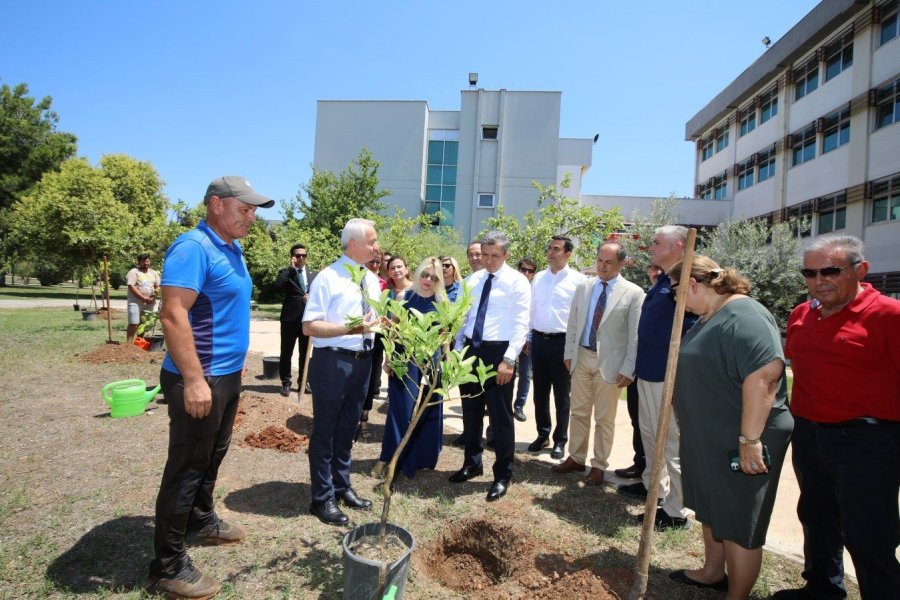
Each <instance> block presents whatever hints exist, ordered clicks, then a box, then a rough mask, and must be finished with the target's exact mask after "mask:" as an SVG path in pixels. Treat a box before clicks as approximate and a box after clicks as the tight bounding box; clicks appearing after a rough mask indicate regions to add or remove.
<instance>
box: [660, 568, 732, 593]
mask: <svg viewBox="0 0 900 600" xmlns="http://www.w3.org/2000/svg"><path fill="white" fill-rule="evenodd" d="M684 571H685V570H684V569H679V570H678V571H672V572H671V573H669V579H671V580H672V581H677V582H678V583H683V584H685V585H692V586H694V587H698V588H709V589H712V590H718V591H720V592H727V591H728V575H726V576H725V577H723V578H722V579H720V580H719V581H717V582H716V583H703V582H702V581H697V580H696V579H691V578H690V577H688V576H687V573H685V572H684Z"/></svg>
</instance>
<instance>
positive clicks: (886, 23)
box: [881, 11, 900, 46]
mask: <svg viewBox="0 0 900 600" xmlns="http://www.w3.org/2000/svg"><path fill="white" fill-rule="evenodd" d="M897 14H898V13H897V11H894V13H893V14H892V15H889V16H887V17H885V18H883V19H882V20H881V45H882V46H883V45H884V44H887V43H888V42H889V41H891V40H892V39H894V38H895V37H897V35H898V34H900V30H898V27H897V24H898V21H897Z"/></svg>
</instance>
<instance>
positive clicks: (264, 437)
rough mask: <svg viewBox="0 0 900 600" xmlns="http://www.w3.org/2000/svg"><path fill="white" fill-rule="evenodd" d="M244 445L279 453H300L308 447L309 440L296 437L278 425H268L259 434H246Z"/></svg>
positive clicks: (300, 436) (304, 437) (302, 436)
mask: <svg viewBox="0 0 900 600" xmlns="http://www.w3.org/2000/svg"><path fill="white" fill-rule="evenodd" d="M244 443H245V444H246V445H248V446H253V447H254V448H263V449H266V450H278V451H279V452H300V450H302V449H303V448H306V447H307V446H309V438H308V437H306V436H305V435H297V434H296V433H294V432H293V431H290V430H289V429H285V428H284V427H279V426H278V425H269V426H268V427H266V428H265V429H263V430H262V431H260V432H259V433H251V434H248V435H247V437H245V438H244Z"/></svg>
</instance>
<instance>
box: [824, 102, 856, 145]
mask: <svg viewBox="0 0 900 600" xmlns="http://www.w3.org/2000/svg"><path fill="white" fill-rule="evenodd" d="M822 121H823V123H822V154H825V153H826V152H831V151H832V150H834V149H835V148H838V147H840V146H843V145H844V144H846V143H847V142H849V141H850V107H849V106H848V107H847V108H843V109H841V110H837V111H835V112H833V113H831V114H830V115H826V116H825V117H824V119H823V120H822Z"/></svg>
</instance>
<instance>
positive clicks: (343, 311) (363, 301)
mask: <svg viewBox="0 0 900 600" xmlns="http://www.w3.org/2000/svg"><path fill="white" fill-rule="evenodd" d="M377 240H378V235H377V234H376V233H375V224H374V223H373V222H372V221H368V220H366V219H350V220H349V221H347V224H346V225H345V226H344V230H343V232H342V233H341V248H342V249H343V251H344V253H343V256H341V257H340V258H339V259H338V260H337V261H335V262H333V263H332V264H330V265H329V266H328V267H327V268H326V269H324V270H323V271H321V272H320V273H319V275H318V276H317V277H316V278H315V279H313V281H312V284H311V285H310V288H309V301H308V302H307V304H306V310H305V311H304V313H303V333H304V334H306V335H308V336H310V337H312V343H313V348H314V352H313V355H312V358H311V359H310V364H309V385H310V387H311V388H312V393H313V398H312V400H313V402H312V403H313V426H312V432H311V433H310V436H309V471H310V479H311V486H310V487H311V496H312V501H311V503H310V506H309V512H310V513H312V514H314V515H315V516H316V517H318V518H319V520H320V521H322V522H323V523H329V524H332V525H343V524H344V523H346V522H347V521H348V520H349V519H348V517H347V515H345V514H344V513H343V511H341V509H340V508H338V507H337V504H336V500H337V499H340V500H341V501H343V503H344V504H345V505H347V506H349V507H351V508H369V507H370V506H372V502H371V501H369V500H366V499H364V498H360V497H359V496H357V495H356V492H355V491H354V490H353V488H352V487H350V450H351V448H352V447H353V436H354V434H355V433H356V428H357V426H358V425H359V417H360V414H361V413H362V407H363V402H364V401H365V399H366V390H367V389H368V387H369V373H370V371H371V369H372V347H373V345H374V337H375V336H374V334H373V333H371V328H372V327H373V326H374V325H376V324H377V323H378V317H377V315H375V314H374V313H373V312H372V311H371V307H370V305H369V300H372V299H377V298H378V296H379V294H380V293H381V287H380V286H379V285H378V277H377V276H376V275H375V274H374V273H372V272H371V271H369V270H368V269H366V268H365V267H364V265H365V263H367V262H369V261H370V260H372V258H373V257H374V256H375V243H376V242H377ZM345 265H349V266H350V267H351V268H354V269H360V270H361V271H363V272H364V273H365V274H364V277H363V280H362V284H361V285H357V284H355V283H354V282H353V280H352V279H351V278H350V272H349V271H348V270H347V268H346V267H345ZM348 316H361V317H363V323H362V324H361V325H359V326H357V327H354V328H352V329H350V328H348V327H347V326H346V325H345V324H344V323H345V321H346V318H347V317H348ZM376 368H377V367H376Z"/></svg>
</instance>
